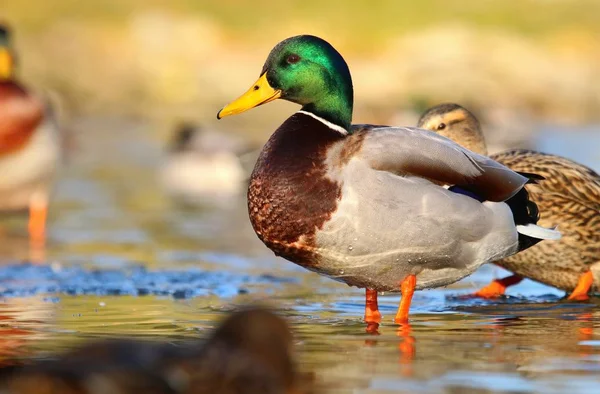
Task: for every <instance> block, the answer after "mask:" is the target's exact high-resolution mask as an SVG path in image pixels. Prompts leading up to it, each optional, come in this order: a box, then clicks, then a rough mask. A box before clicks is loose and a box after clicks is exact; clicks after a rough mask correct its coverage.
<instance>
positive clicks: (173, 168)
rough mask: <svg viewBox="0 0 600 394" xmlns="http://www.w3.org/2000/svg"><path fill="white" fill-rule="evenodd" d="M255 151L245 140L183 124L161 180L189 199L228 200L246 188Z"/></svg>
mask: <svg viewBox="0 0 600 394" xmlns="http://www.w3.org/2000/svg"><path fill="white" fill-rule="evenodd" d="M252 153H253V149H252V147H251V146H249V145H247V144H245V143H244V142H243V141H241V140H238V139H235V138H232V137H230V136H227V135H224V134H221V133H218V132H214V131H209V130H203V129H202V128H201V127H199V126H197V125H194V124H191V123H187V122H186V123H182V124H180V125H178V126H177V128H176V129H175V132H174V134H173V138H172V141H171V144H170V146H169V149H168V153H167V157H166V160H165V161H164V163H163V165H162V167H161V171H160V177H161V181H162V184H163V186H164V187H165V189H166V191H167V192H168V193H169V194H170V195H172V196H173V197H175V198H177V199H182V200H184V201H186V202H207V201H212V202H215V201H218V202H224V201H225V202H226V201H228V200H229V198H230V197H235V196H238V195H240V193H241V191H242V190H243V189H244V188H245V186H246V184H245V183H244V182H245V181H247V179H248V176H249V173H250V170H249V169H246V168H245V166H244V164H245V160H246V156H250V157H251V156H252ZM254 156H256V154H255V155H254Z"/></svg>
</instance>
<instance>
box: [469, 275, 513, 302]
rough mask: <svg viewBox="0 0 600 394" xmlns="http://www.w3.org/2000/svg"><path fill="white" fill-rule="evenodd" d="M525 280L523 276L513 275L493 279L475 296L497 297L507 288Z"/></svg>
mask: <svg viewBox="0 0 600 394" xmlns="http://www.w3.org/2000/svg"><path fill="white" fill-rule="evenodd" d="M522 280H523V277H522V276H519V275H512V276H508V277H506V278H504V279H496V280H493V281H492V282H491V283H490V284H489V285H487V286H485V287H483V288H482V289H481V290H479V291H477V292H476V293H475V294H474V296H475V297H482V298H497V297H499V296H501V295H503V294H504V293H505V292H506V288H507V287H510V286H513V285H516V284H517V283H519V282H521V281H522Z"/></svg>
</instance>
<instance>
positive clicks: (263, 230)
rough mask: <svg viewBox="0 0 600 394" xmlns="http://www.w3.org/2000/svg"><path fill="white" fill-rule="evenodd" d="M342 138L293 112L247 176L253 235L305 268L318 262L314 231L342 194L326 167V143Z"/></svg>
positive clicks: (320, 226) (276, 132)
mask: <svg viewBox="0 0 600 394" xmlns="http://www.w3.org/2000/svg"><path fill="white" fill-rule="evenodd" d="M341 138H343V136H342V135H340V134H339V133H337V132H335V131H333V130H331V129H330V128H328V127H327V126H325V125H324V124H323V123H321V122H319V121H318V120H315V119H313V118H311V117H310V116H307V115H304V114H301V113H297V114H295V115H293V116H291V117H290V118H289V119H287V120H286V121H285V122H284V123H283V124H282V125H281V126H280V127H279V128H278V129H277V131H275V133H274V134H273V135H272V136H271V138H270V139H269V141H268V142H267V144H266V145H265V147H264V148H263V150H262V152H261V154H260V156H259V158H258V161H257V162H256V166H255V168H254V171H253V173H252V177H251V179H250V186H249V188H248V212H249V214H250V221H251V223H252V226H253V227H254V230H255V231H256V234H257V235H258V237H259V238H260V239H261V241H263V242H264V243H265V245H267V247H269V248H270V249H271V250H272V251H273V252H275V254H276V255H278V256H282V257H284V258H286V259H288V260H290V261H293V262H295V263H297V264H300V265H302V266H304V267H308V268H310V267H313V266H315V265H316V264H318V262H317V261H315V256H314V255H313V253H312V250H313V249H314V236H315V233H316V231H317V230H318V229H321V228H322V226H323V224H324V223H325V222H326V221H327V220H328V219H329V218H330V217H331V214H332V213H333V212H335V210H336V207H337V203H338V201H339V199H340V196H341V188H340V185H339V184H337V183H336V182H334V181H333V180H330V179H329V178H328V177H327V176H326V166H325V159H326V153H327V148H328V147H329V146H331V144H333V143H334V142H336V141H338V140H340V139H341Z"/></svg>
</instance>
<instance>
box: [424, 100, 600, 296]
mask: <svg viewBox="0 0 600 394" xmlns="http://www.w3.org/2000/svg"><path fill="white" fill-rule="evenodd" d="M442 124H443V126H442ZM419 126H420V127H423V128H426V129H428V130H431V131H434V132H436V133H438V134H441V135H443V136H445V137H447V138H450V139H452V140H454V141H456V142H458V143H459V144H461V145H463V146H465V147H466V148H468V149H470V150H472V151H474V152H477V153H479V154H482V155H485V154H487V147H486V144H485V139H484V137H483V133H482V132H481V129H480V125H479V122H478V121H477V119H476V118H475V116H474V115H473V114H472V113H471V112H469V111H468V110H467V109H465V108H463V107H461V106H460V105H457V104H440V105H438V106H436V107H433V108H431V109H429V110H428V111H427V112H425V114H423V116H422V117H421V119H420V120H419ZM491 158H492V159H494V160H496V161H498V162H500V163H502V164H504V165H506V166H507V167H509V168H510V169H512V170H514V171H517V172H521V173H528V174H532V173H533V174H537V175H541V176H542V177H544V178H545V179H543V180H539V181H537V182H536V183H535V184H528V185H527V186H526V189H527V191H528V192H529V195H530V198H531V200H533V202H534V203H535V204H536V205H537V206H538V209H539V214H540V220H539V222H538V224H539V225H541V226H543V227H552V226H555V225H558V230H559V231H560V232H561V233H562V238H561V239H560V240H556V241H551V240H545V241H542V242H540V243H538V244H537V245H535V246H533V247H531V248H529V249H527V250H526V251H523V252H520V253H519V254H517V255H514V256H511V257H509V258H506V259H503V260H501V261H498V262H497V264H498V265H500V266H502V267H504V268H506V269H507V270H509V271H512V272H514V273H515V274H517V275H518V276H521V277H526V278H530V279H533V280H536V281H538V282H541V283H544V284H547V285H550V286H554V287H557V288H559V289H563V290H566V291H569V292H571V291H573V289H575V287H576V286H577V283H578V280H579V278H580V277H581V276H582V274H583V273H585V272H587V271H590V270H591V272H592V273H593V275H594V281H595V283H594V286H593V289H592V290H595V291H598V290H600V176H599V175H598V174H596V173H595V172H594V171H593V170H591V169H589V168H587V167H585V166H583V165H581V164H578V163H576V162H574V161H572V160H569V159H565V158H563V157H560V156H555V155H549V154H544V153H540V152H536V151H531V150H511V151H506V152H502V153H498V154H495V155H493V156H491Z"/></svg>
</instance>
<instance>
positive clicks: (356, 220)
mask: <svg viewBox="0 0 600 394" xmlns="http://www.w3.org/2000/svg"><path fill="white" fill-rule="evenodd" d="M277 98H282V99H285V100H288V101H292V102H295V103H297V104H300V105H302V109H301V110H300V111H298V112H297V113H296V114H294V115H292V116H291V117H290V118H288V119H287V120H286V121H285V122H284V123H283V124H282V125H281V126H280V127H279V128H278V129H277V130H276V131H275V132H274V133H273V135H272V136H271V138H270V139H269V141H268V142H267V144H266V145H265V147H264V148H263V151H262V153H261V155H260V157H259V159H258V161H257V163H256V166H255V169H254V172H253V175H252V178H251V181H250V185H249V190H248V208H249V214H250V220H251V222H252V225H253V227H254V230H255V232H256V234H257V235H258V237H259V238H260V239H261V240H262V241H263V243H265V245H267V247H269V248H270V249H271V250H273V251H274V252H275V254H276V255H279V256H282V257H284V258H286V259H287V260H290V261H292V262H295V263H297V264H299V265H301V266H303V267H305V268H307V269H310V270H312V271H315V272H318V273H320V274H323V275H327V276H330V277H333V278H335V279H337V280H340V281H342V282H345V283H347V284H349V285H352V286H357V287H361V288H365V289H367V292H366V308H365V317H366V320H367V321H368V322H370V323H379V321H380V318H381V315H380V314H379V311H378V307H377V291H398V290H401V291H402V293H403V297H402V302H401V304H400V307H399V310H398V313H397V315H396V321H397V322H406V321H407V319H408V310H409V306H410V299H411V297H412V294H413V292H414V290H415V289H425V288H432V287H439V286H445V285H448V284H450V283H453V282H455V281H457V280H459V279H461V278H463V277H465V276H467V275H469V274H471V273H472V272H473V271H474V270H475V269H477V268H478V267H479V266H480V265H482V264H484V263H486V262H490V261H494V260H497V259H498V258H502V257H506V256H509V255H512V254H515V253H516V252H518V251H519V250H523V249H525V248H527V247H529V246H531V245H533V244H535V243H537V242H539V241H540V240H541V239H544V238H548V237H557V236H560V234H559V233H558V232H556V231H552V230H546V229H543V230H542V229H541V228H539V227H537V226H535V223H536V221H537V216H536V209H535V204H533V203H532V202H531V201H529V199H528V196H527V192H526V191H525V189H523V186H524V185H525V183H527V182H528V178H527V177H525V176H522V175H520V174H517V173H515V172H513V171H510V170H509V169H507V168H506V167H504V166H502V165H500V164H499V163H497V162H494V161H492V160H490V159H488V158H486V157H483V156H480V155H477V154H475V153H473V152H470V151H468V150H466V149H464V148H462V147H460V146H459V145H457V144H455V143H453V142H451V141H449V140H447V139H445V138H442V137H439V136H436V135H434V134H432V133H429V132H426V131H424V130H420V129H415V128H394V127H379V126H373V125H360V126H351V119H352V108H353V89H352V79H351V76H350V71H349V69H348V66H347V64H346V62H345V61H344V59H343V58H342V56H341V55H340V54H339V53H338V52H337V51H336V50H335V49H334V48H333V47H332V46H331V45H330V44H329V43H327V42H326V41H324V40H322V39H320V38H318V37H313V36H297V37H292V38H289V39H286V40H284V41H282V42H281V43H279V44H278V45H277V46H276V47H275V48H274V49H273V50H272V51H271V53H270V54H269V57H268V58H267V61H266V62H265V65H264V67H263V70H262V72H261V73H260V78H259V79H258V81H257V82H256V83H254V84H253V85H252V86H251V88H250V89H249V90H248V91H247V92H246V93H245V94H244V95H242V96H241V97H240V98H238V99H236V100H235V101H233V102H232V103H231V104H229V105H227V106H225V107H224V108H223V109H222V110H221V111H219V113H218V115H217V116H218V117H219V118H222V117H225V116H228V115H233V114H239V113H241V112H244V111H246V110H248V109H251V108H253V107H256V106H258V105H262V104H264V103H267V102H270V101H273V100H275V99H277ZM448 187H450V189H452V190H454V191H456V192H453V191H452V190H448ZM453 188H454V189H453ZM458 191H462V193H459V192H458ZM467 192H468V193H471V194H474V195H476V196H477V197H478V199H475V198H471V197H468V196H465V195H464V194H465V193H467ZM505 201H506V203H505Z"/></svg>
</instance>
